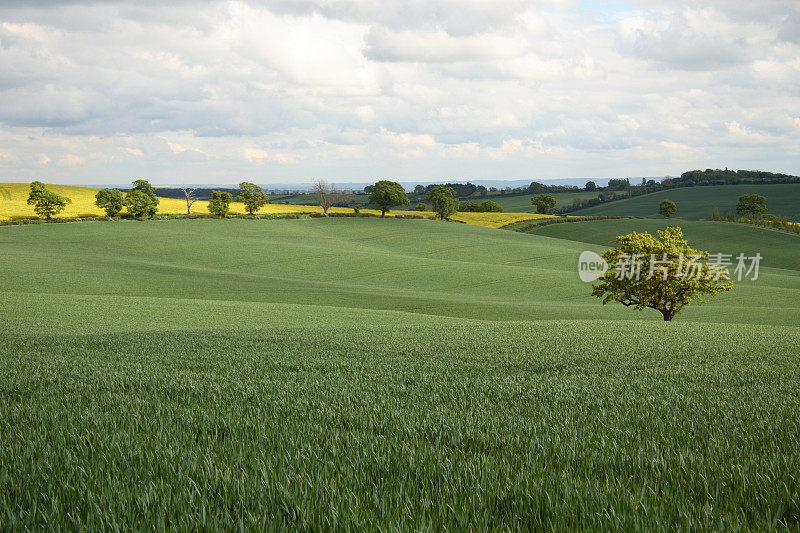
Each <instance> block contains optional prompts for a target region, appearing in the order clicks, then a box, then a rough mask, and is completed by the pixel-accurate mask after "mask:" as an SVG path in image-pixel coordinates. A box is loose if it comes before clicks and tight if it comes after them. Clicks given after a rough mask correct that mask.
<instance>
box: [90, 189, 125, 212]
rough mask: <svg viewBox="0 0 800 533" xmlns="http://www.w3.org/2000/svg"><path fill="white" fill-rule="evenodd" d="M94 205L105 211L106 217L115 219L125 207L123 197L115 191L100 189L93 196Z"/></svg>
mask: <svg viewBox="0 0 800 533" xmlns="http://www.w3.org/2000/svg"><path fill="white" fill-rule="evenodd" d="M94 205H96V206H97V207H99V208H100V209H105V211H106V215H107V216H110V217H115V216H117V215H119V213H120V211H122V209H123V208H124V207H125V196H123V195H122V193H121V192H119V191H118V190H117V189H100V190H99V191H97V194H95V195H94Z"/></svg>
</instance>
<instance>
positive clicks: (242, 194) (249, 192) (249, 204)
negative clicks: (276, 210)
mask: <svg viewBox="0 0 800 533" xmlns="http://www.w3.org/2000/svg"><path fill="white" fill-rule="evenodd" d="M215 192H220V191H211V194H214V193H215ZM267 200H269V196H267V195H266V194H265V193H264V190H263V189H262V188H261V187H259V186H258V185H256V184H255V183H250V182H249V181H243V182H242V183H240V184H239V190H238V192H237V193H236V201H237V202H242V203H243V204H244V207H245V209H247V213H248V214H250V215H252V214H253V213H255V212H256V211H258V210H259V209H261V208H262V207H264V204H266V203H267Z"/></svg>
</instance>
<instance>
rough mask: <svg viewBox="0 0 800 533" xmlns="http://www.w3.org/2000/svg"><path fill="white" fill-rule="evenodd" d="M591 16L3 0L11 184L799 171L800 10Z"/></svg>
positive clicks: (734, 8) (663, 4)
mask: <svg viewBox="0 0 800 533" xmlns="http://www.w3.org/2000/svg"><path fill="white" fill-rule="evenodd" d="M580 4H581V3H579V2H576V1H574V0H552V1H545V0H535V1H527V0H510V1H508V2H501V3H498V2H495V1H491V0H470V1H460V0H411V1H409V2H380V1H378V0H318V1H317V0H297V1H289V0H278V1H276V2H270V3H269V4H267V5H264V4H262V3H256V2H247V1H244V0H241V1H238V0H231V1H225V0H206V1H205V2H203V4H202V6H201V7H198V6H197V5H195V4H192V3H189V2H185V3H174V4H169V5H162V6H160V7H159V8H158V9H152V8H142V7H140V6H138V5H137V4H136V3H134V2H133V1H132V0H119V1H117V2H113V3H104V2H89V3H71V2H63V3H62V2H53V3H45V2H42V3H25V2H8V3H3V4H2V5H0V71H2V72H3V76H1V77H0V146H2V147H3V148H2V150H3V153H11V154H14V155H15V157H16V159H15V160H13V161H12V160H11V159H10V158H9V157H2V156H0V174H2V175H3V176H4V177H8V178H10V179H29V178H31V177H33V176H40V173H41V172H42V171H43V168H42V167H46V168H47V172H48V173H50V174H49V175H48V176H45V177H49V178H51V179H56V178H58V179H61V180H65V181H72V182H80V183H90V182H92V181H94V182H98V183H108V182H109V181H117V182H120V183H126V182H128V181H129V180H130V177H131V176H149V177H150V178H151V179H153V180H154V181H155V182H158V181H159V180H171V182H174V181H176V180H177V181H197V182H204V181H205V182H210V183H228V182H230V183H234V182H236V180H237V179H238V176H240V175H253V176H256V177H254V178H253V179H256V180H257V181H260V182H270V181H281V182H286V181H308V179H309V178H310V177H312V176H324V177H327V178H329V179H332V180H333V179H337V180H341V179H343V178H344V179H353V180H360V181H363V180H367V179H370V178H373V177H375V176H385V175H392V176H395V177H397V178H398V179H400V178H406V179H422V178H426V179H442V178H445V177H447V178H452V177H454V176H462V177H464V178H466V179H469V178H480V177H484V178H491V177H495V178H522V177H524V178H528V177H532V176H531V175H532V174H533V175H534V176H538V177H569V176H597V175H598V174H602V175H624V174H626V173H630V174H631V175H663V174H668V173H669V174H674V173H678V172H681V171H683V170H686V169H687V168H692V167H699V168H706V167H707V166H714V165H722V166H729V167H737V166H742V167H751V168H755V167H757V166H763V165H764V164H766V165H767V167H768V169H772V170H780V171H785V172H793V173H798V172H800V169H798V166H800V165H798V163H800V160H799V159H798V149H797V147H796V145H797V143H796V140H795V139H796V137H797V132H798V129H797V128H798V116H797V109H800V59H798V58H800V40H799V39H798V38H797V31H796V30H797V29H798V27H799V26H798V24H800V5H798V4H797V3H796V2H793V1H789V0H787V1H779V0H764V2H760V3H758V4H757V5H756V4H745V3H742V2H730V1H725V0H709V1H708V2H703V3H702V5H700V6H699V7H698V4H696V3H690V2H688V1H679V0H631V2H630V7H628V8H625V7H624V6H623V8H622V9H614V10H613V11H603V8H602V3H599V2H594V3H592V5H594V6H595V8H593V9H591V10H589V9H581V8H580ZM618 5H622V4H618ZM101 154H102V155H101ZM53 161H56V162H58V164H57V165H53V164H51V163H52V162H53ZM270 163H274V164H270ZM181 176H186V178H185V179H183V178H181Z"/></svg>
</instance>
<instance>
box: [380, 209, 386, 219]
mask: <svg viewBox="0 0 800 533" xmlns="http://www.w3.org/2000/svg"><path fill="white" fill-rule="evenodd" d="M381 216H382V217H385V216H386V209H381Z"/></svg>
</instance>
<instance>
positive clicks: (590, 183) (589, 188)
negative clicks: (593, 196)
mask: <svg viewBox="0 0 800 533" xmlns="http://www.w3.org/2000/svg"><path fill="white" fill-rule="evenodd" d="M595 189H597V184H596V183H595V182H593V181H587V182H586V190H587V191H589V192H591V191H594V190H595Z"/></svg>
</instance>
